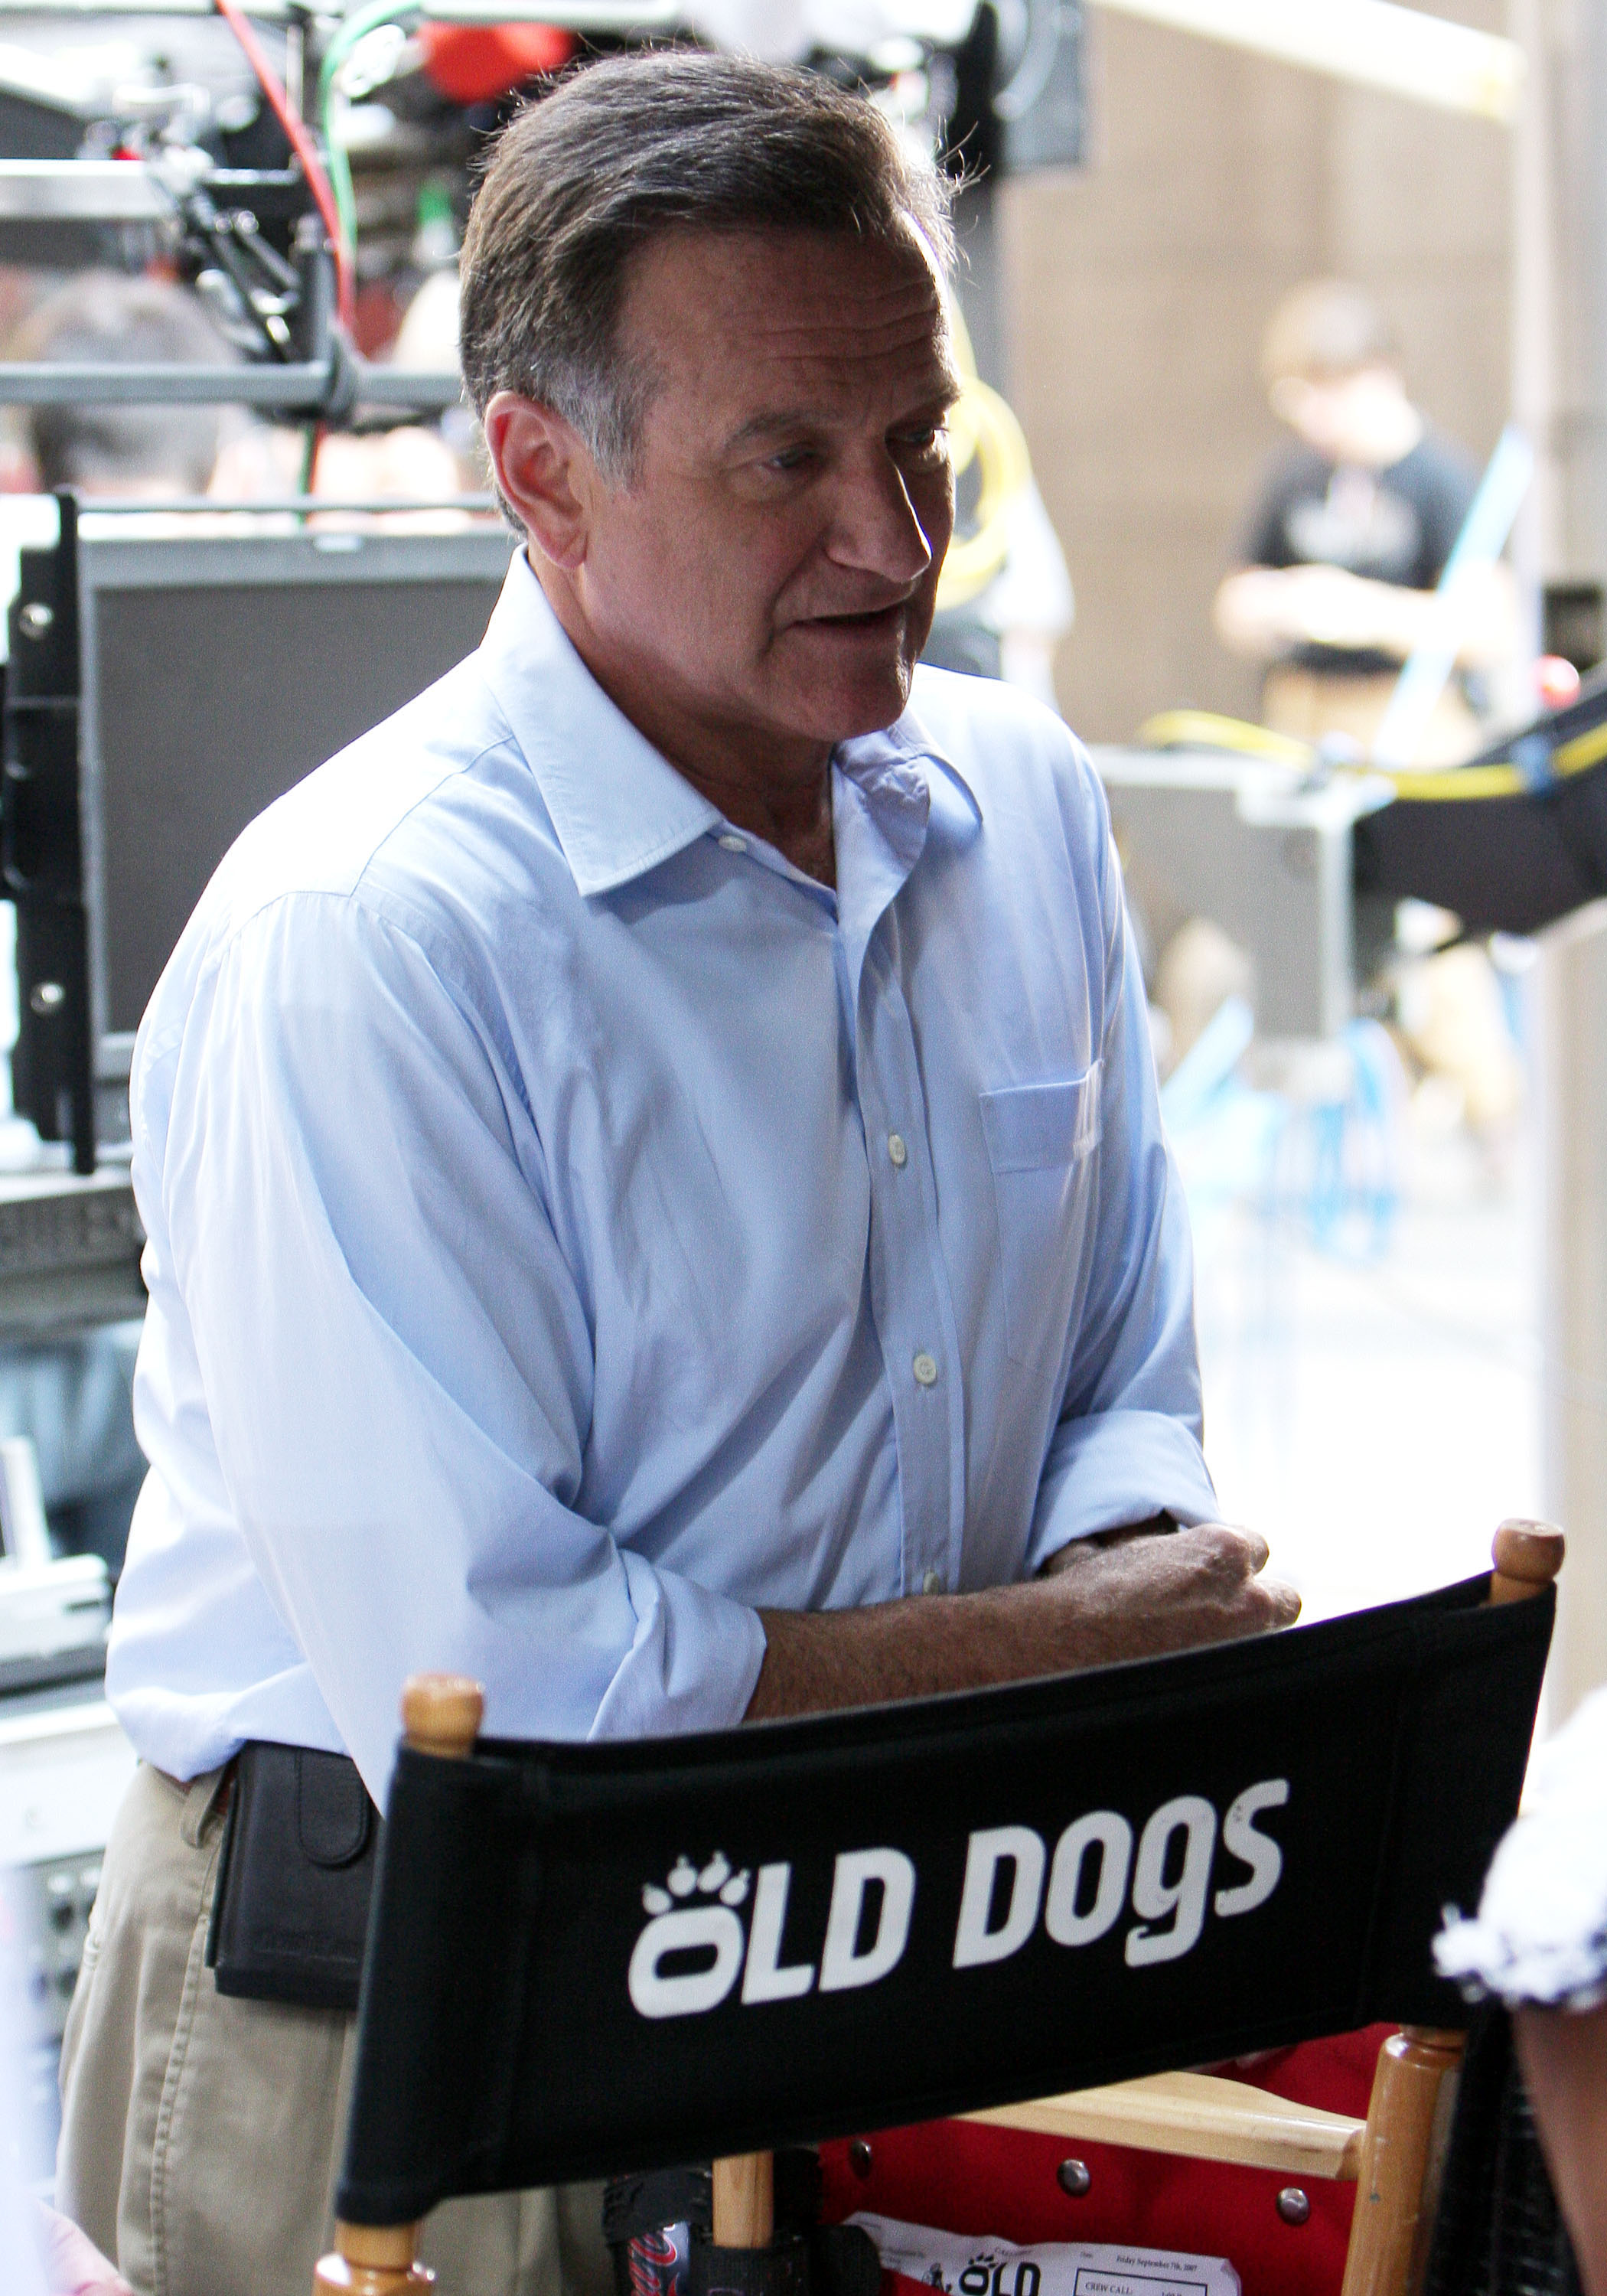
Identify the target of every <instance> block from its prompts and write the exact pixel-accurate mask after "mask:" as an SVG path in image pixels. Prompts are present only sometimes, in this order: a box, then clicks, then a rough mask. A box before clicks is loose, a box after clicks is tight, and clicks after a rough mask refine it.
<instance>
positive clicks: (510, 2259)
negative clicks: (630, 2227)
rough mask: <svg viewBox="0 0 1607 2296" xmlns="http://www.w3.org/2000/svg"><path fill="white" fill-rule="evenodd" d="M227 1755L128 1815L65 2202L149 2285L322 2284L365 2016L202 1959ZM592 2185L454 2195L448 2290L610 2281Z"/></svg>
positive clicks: (205, 2290)
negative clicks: (292, 2002)
mask: <svg viewBox="0 0 1607 2296" xmlns="http://www.w3.org/2000/svg"><path fill="white" fill-rule="evenodd" d="M221 1779H222V1773H221V1772H217V1771H214V1772H211V1773H209V1775H207V1776H205V1777H201V1778H197V1779H196V1780H195V1782H194V1784H193V1785H190V1786H187V1787H186V1786H181V1785H176V1784H174V1782H173V1781H172V1780H171V1779H170V1778H167V1777H164V1776H163V1775H162V1773H161V1772H160V1770H152V1769H150V1768H147V1767H143V1765H142V1767H140V1769H139V1770H138V1771H137V1772H136V1773H135V1778H134V1783H133V1784H132V1785H131V1786H130V1787H129V1789H128V1792H127V1797H126V1799H125V1800H124V1803H123V1807H122V1808H121V1810H120V1811H119V1815H118V1820H117V1824H116V1825H115V1827H114V1828H113V1830H112V1836H111V1842H110V1844H109V1845H108V1848H107V1851H106V1857H105V1862H104V1866H103V1868H102V1881H101V1889H100V1894H99V1896H98V1898H96V1900H95V1906H94V1913H93V1915H91V1917H90V1923H89V1937H88V1942H87V1944H86V1948H85V1953H84V1966H83V1970H82V1972H81V1973H80V1975H79V1978H78V1991H77V1993H76V1995H75V1997H74V1999H73V2004H72V2009H71V2013H70V2016H69V2018H68V2021H67V2034H66V2038H65V2040H64V2042H63V2044H62V2050H61V2101H62V2128H61V2154H60V2158H59V2161H58V2169H57V2204H58V2206H59V2207H61V2208H62V2209H63V2210H65V2211H66V2212H67V2214H68V2215H69V2216H70V2217H72V2218H74V2219H75V2220H76V2221H77V2222H78V2224H80V2225H81V2226H83V2228H84V2230H85V2231H86V2233H87V2234H88V2235H89V2236H90V2238H91V2239H92V2240H94V2243H96V2245H97V2246H98V2247H99V2248H101V2249H102V2250H103V2251H105V2253H106V2254H107V2255H109V2256H113V2257H115V2258H116V2259H117V2261H118V2263H119V2266H120V2267H121V2269H122V2271H123V2273H124V2275H125V2276H126V2277H127V2279H128V2280H129V2281H130V2282H131V2283H132V2284H133V2286H134V2287H135V2290H136V2291H138V2296H310V2291H311V2288H312V2275H313V2266H314V2264H315V2262H316V2259H317V2258H318V2257H319V2256H320V2255H321V2254H322V2253H323V2252H324V2251H325V2250H327V2249H328V2247H329V2245H330V2242H331V2236H332V2223H333V2217H332V2202H333V2196H334V2186H335V2181H336V2178H337V2177H338V2175H339V2171H340V2146H341V2140H342V2137H343V2135H344V2131H345V2126H346V2100H347V2092H348V2083H349V2081H350V2078H351V2057H352V2028H353V2023H354V2020H353V2019H352V2018H351V2017H349V2016H347V2015H344V2014H342V2013H340V2012H336V2011H324V2010H315V2009H291V2008H285V2007H283V2006H281V2005H278V2004H276V2003H273V2002H265V2001H237V2000H231V1999H228V1998H226V1997H225V1996H224V1995H222V1994H220V1993H219V1992H218V1990H217V1987H216V1985H215V1984H214V1983H213V1980H212V1973H211V1972H210V1971H209V1969H207V1968H206V1967H205V1966H204V1965H203V1960H202V1956H203V1953H204V1951H205V1947H206V1937H207V1923H208V1920H209V1915H210V1913H211V1907H212V1893H213V1890H214V1888H215V1887H216V1884H217V1853H218V1848H219V1844H220V1841H221V1837H222V1833H223V1820H222V1816H221V1813H220V1812H219V1810H218V1808H217V1802H218V1799H219V1795H218V1788H219V1785H220V1783H221ZM600 2210H601V2195H600V2192H599V2188H598V2187H597V2186H596V2185H568V2186H564V2187H562V2188H560V2189H558V2190H556V2191H554V2192H542V2193H534V2192H532V2193H510V2194H496V2195H494V2196H492V2197H490V2198H487V2199H478V2200H470V2201H450V2202H447V2203H446V2204H445V2206H443V2207H442V2208H439V2209H438V2210H436V2211H435V2213H434V2214H433V2215H432V2216H431V2217H430V2218H429V2219H428V2221H427V2222H426V2224H425V2226H424V2230H423V2234H422V2240H421V2243H420V2248H421V2254H422V2259H423V2261H424V2262H425V2263H426V2264H430V2265H432V2266H433V2267H435V2269H436V2271H437V2272H438V2274H439V2296H607V2292H610V2291H611V2288H612V2273H611V2264H610V2259H609V2255H608V2251H607V2249H606V2248H605V2247H604V2246H603V2235H602V2228H601V2223H600Z"/></svg>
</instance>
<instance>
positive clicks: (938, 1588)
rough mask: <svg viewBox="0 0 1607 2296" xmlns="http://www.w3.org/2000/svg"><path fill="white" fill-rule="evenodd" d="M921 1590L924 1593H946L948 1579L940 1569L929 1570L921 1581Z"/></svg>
mask: <svg viewBox="0 0 1607 2296" xmlns="http://www.w3.org/2000/svg"><path fill="white" fill-rule="evenodd" d="M921 1592H922V1594H923V1595H946V1594H947V1592H948V1581H947V1579H946V1578H945V1577H944V1576H943V1573H942V1572H941V1571H940V1570H929V1571H928V1572H927V1574H926V1576H925V1578H924V1579H922V1581H921Z"/></svg>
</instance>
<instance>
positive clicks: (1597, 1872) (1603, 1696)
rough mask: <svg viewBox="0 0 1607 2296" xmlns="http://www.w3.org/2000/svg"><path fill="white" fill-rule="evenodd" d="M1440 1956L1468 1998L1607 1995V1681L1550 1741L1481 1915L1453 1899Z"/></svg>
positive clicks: (1573, 2001) (1573, 1999)
mask: <svg viewBox="0 0 1607 2296" xmlns="http://www.w3.org/2000/svg"><path fill="white" fill-rule="evenodd" d="M1446 1916H1447V1919H1446V1927H1445V1928H1444V1929H1443V1930H1442V1931H1440V1934H1439V1937H1438V1938H1436V1939H1435V1940H1434V1962H1435V1966H1436V1967H1437V1968H1438V1970H1439V1973H1440V1975H1441V1976H1442V1977H1448V1978H1452V1979H1454V1980H1455V1981H1456V1983H1458V1984H1459V1985H1460V1986H1461V1987H1462V1989H1463V1991H1464V1993H1465V1994H1466V1995H1467V1996H1468V1997H1469V1998H1470V1999H1479V1998H1480V1997H1482V1996H1484V1995H1486V1994H1490V1993H1493V1994H1496V1995H1497V1996H1498V1997H1499V1998H1500V1999H1501V2000H1503V2001H1504V2002H1505V2004H1506V2005H1507V2007H1508V2008H1509V2009H1512V2008H1516V2007H1517V2006H1518V2005H1520V2004H1521V2003H1523V2002H1535V2003H1539V2004H1543V2005H1546V2006H1548V2007H1552V2008H1559V2009H1594V2008H1595V2007H1597V2006H1598V2005H1599V2004H1600V2003H1602V2002H1603V2001H1607V1690H1598V1691H1596V1692H1595V1693H1594V1694H1593V1695H1592V1696H1591V1697H1589V1698H1587V1700H1586V1702H1585V1703H1584V1705H1583V1706H1581V1707H1580V1709H1579V1710H1578V1713H1577V1714H1575V1715H1574V1716H1573V1718H1572V1719H1571V1720H1570V1722H1569V1723H1568V1725H1567V1726H1566V1727H1565V1728H1564V1729H1562V1730H1560V1731H1559V1732H1558V1734H1557V1735H1556V1736H1555V1737H1554V1738H1553V1739H1552V1740H1551V1741H1550V1742H1549V1743H1547V1744H1546V1745H1545V1746H1543V1747H1542V1748H1541V1749H1540V1751H1539V1752H1538V1753H1537V1755H1536V1757H1535V1760H1534V1764H1533V1767H1532V1768H1531V1770H1530V1772H1529V1789H1528V1792H1527V1793H1526V1795H1525V1797H1524V1805H1523V1815H1522V1816H1521V1817H1520V1818H1519V1820H1518V1822H1517V1824H1516V1825H1514V1826H1513V1827H1512V1829H1511V1830H1510V1832H1509V1833H1507V1834H1506V1835H1505V1839H1504V1840H1503V1841H1502V1843H1501V1845H1500V1847H1499V1849H1497V1850H1496V1855H1495V1857H1494V1858H1493V1859H1492V1860H1491V1862H1490V1870H1489V1873H1488V1875H1487V1876H1486V1878H1485V1883H1484V1894H1483V1896H1482V1897H1481V1898H1480V1901H1479V1912H1478V1915H1477V1916H1476V1917H1475V1918H1473V1919H1472V1920H1469V1919H1467V1918H1466V1917H1464V1915H1462V1914H1461V1913H1460V1912H1459V1910H1458V1909H1457V1907H1455V1906H1447V1908H1446Z"/></svg>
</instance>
